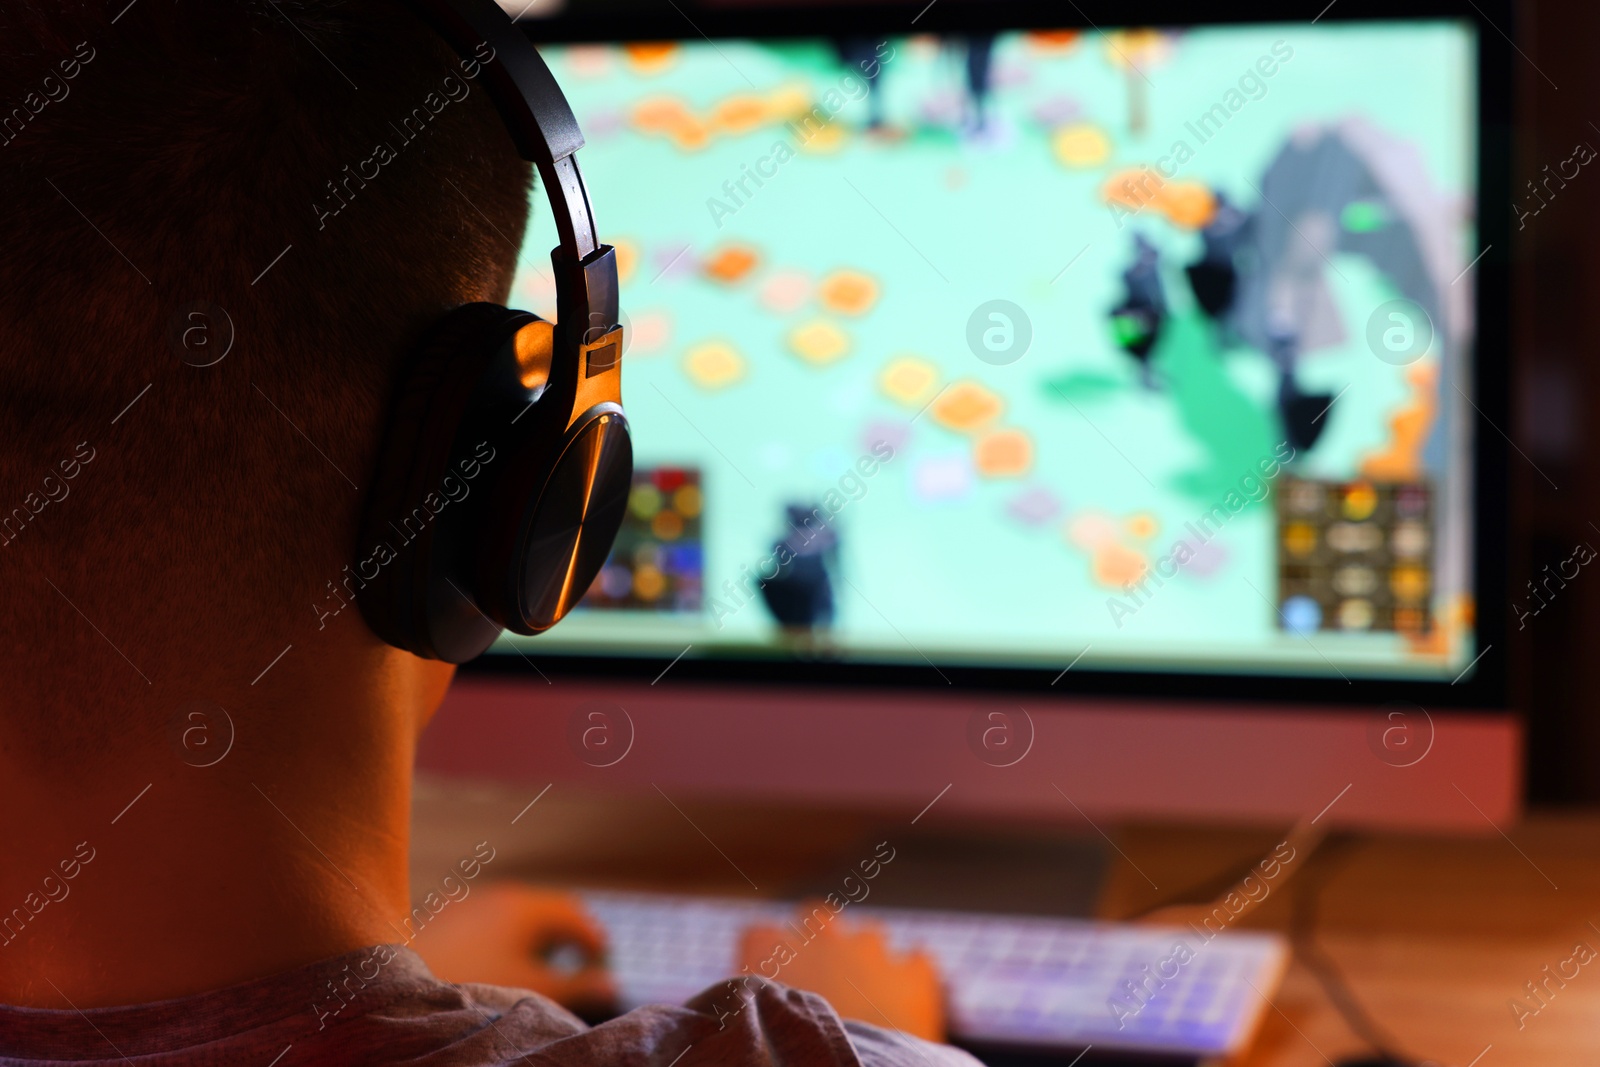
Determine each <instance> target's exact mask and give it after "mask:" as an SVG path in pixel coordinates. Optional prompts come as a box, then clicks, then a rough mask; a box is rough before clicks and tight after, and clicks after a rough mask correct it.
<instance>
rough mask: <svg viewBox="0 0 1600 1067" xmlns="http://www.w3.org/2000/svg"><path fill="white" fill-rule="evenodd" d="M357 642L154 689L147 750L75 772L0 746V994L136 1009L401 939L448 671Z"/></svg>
mask: <svg viewBox="0 0 1600 1067" xmlns="http://www.w3.org/2000/svg"><path fill="white" fill-rule="evenodd" d="M353 651H354V653H355V654H354V655H353V656H352V657H350V658H348V659H346V660H345V661H344V662H343V663H340V664H339V666H338V668H336V669H332V670H330V669H326V665H327V664H329V663H335V662H338V661H337V660H335V659H333V658H332V657H325V658H324V659H323V660H322V661H321V664H319V663H317V662H316V661H314V660H313V659H312V657H311V656H309V655H307V656H304V657H303V658H302V659H301V661H300V662H298V663H296V662H292V661H287V662H285V663H282V664H280V665H278V666H277V668H276V669H275V670H274V671H273V674H272V675H269V676H268V678H269V679H270V683H271V684H267V682H266V681H265V680H264V681H263V684H262V685H260V686H258V687H255V688H254V689H251V688H250V687H244V688H241V689H238V690H235V691H232V692H226V693H219V694H218V699H215V700H210V701H205V702H189V701H185V700H183V699H179V698H177V697H176V696H175V695H173V694H165V695H162V694H159V693H156V692H155V691H154V690H152V692H151V693H150V694H149V696H148V699H141V700H140V701H139V706H138V707H136V708H132V709H130V710H129V714H130V716H137V717H138V718H137V719H130V721H139V722H141V723H145V724H147V728H141V733H142V735H143V736H144V737H145V738H146V739H147V741H148V742H149V743H148V744H143V745H140V744H137V743H135V744H130V745H129V746H127V749H126V750H125V751H115V752H112V753H109V754H106V753H96V754H95V755H94V757H93V759H92V761H86V762H85V764H84V765H82V766H79V767H73V766H69V765H65V764H63V763H62V762H61V761H59V760H52V761H51V765H50V766H49V768H48V770H47V771H44V772H41V771H40V769H39V766H38V763H37V761H36V760H30V759H29V758H28V757H27V756H26V755H25V754H23V753H22V752H21V751H20V750H18V749H16V748H14V747H13V746H10V745H4V744H0V810H4V811H8V812H11V813H13V815H12V817H11V818H8V820H7V822H8V827H7V829H6V830H4V831H0V840H3V841H4V846H3V848H4V854H5V856H6V862H5V864H4V865H3V866H0V1003H6V1004H17V1005H29V1006H37V1007H53V1008H65V1007H68V1006H69V1005H70V1006H74V1007H77V1008H88V1007H98V1006H105V1005H113V1004H132V1003H144V1002H148V1001H153V1000H161V999H166V998H171V997H178V996H184V995H188V994H192V993H197V992H203V991H206V990H210V989H217V988H222V987H224V986H227V985H231V984H234V983H237V982H242V981H247V980H249V979H251V978H256V977H261V976H265V975H269V974H273V973H278V972H281V971H284V970H289V969H292V968H294V967H296V966H299V965H301V964H304V963H309V962H312V961H314V960H318V959H323V958H326V957H329V956H334V955H338V954H340V953H343V952H348V951H350V950H353V949H356V948H360V947H363V946H366V945H372V944H378V943H383V942H390V941H398V940H403V934H402V933H401V932H400V928H399V926H398V925H397V924H398V923H399V922H400V920H401V919H402V917H403V916H404V915H405V914H406V912H407V910H408V906H409V892H408V887H407V866H406V861H407V838H408V832H409V819H410V799H411V770H412V757H413V753H414V749H415V741H416V734H417V732H418V730H419V729H420V726H421V724H422V723H423V722H425V721H426V717H427V716H428V715H429V714H430V713H431V711H432V709H433V707H434V706H436V704H437V702H438V699H439V698H440V697H441V696H442V695H443V690H444V687H445V685H447V684H448V678H449V673H448V670H447V669H443V670H441V669H440V668H439V665H421V661H417V660H415V659H413V658H412V657H409V656H405V655H404V654H402V653H395V652H392V651H391V650H385V649H380V648H377V647H376V646H375V645H374V644H372V643H371V642H370V640H366V641H362V642H360V644H359V645H358V646H357V647H356V648H355V649H354V650H353ZM142 696H143V695H142ZM163 704H165V705H167V710H163V707H162V705H163ZM222 709H226V714H225V715H224V714H223V712H222ZM0 741H3V739H0Z"/></svg>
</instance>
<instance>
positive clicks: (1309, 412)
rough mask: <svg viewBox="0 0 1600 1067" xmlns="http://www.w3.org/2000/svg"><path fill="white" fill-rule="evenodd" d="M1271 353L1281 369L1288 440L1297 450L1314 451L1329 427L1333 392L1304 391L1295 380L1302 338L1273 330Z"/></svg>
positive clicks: (1281, 408)
mask: <svg viewBox="0 0 1600 1067" xmlns="http://www.w3.org/2000/svg"><path fill="white" fill-rule="evenodd" d="M1270 336H1271V342H1270V346H1269V350H1268V356H1269V357H1270V358H1271V360H1272V362H1273V363H1274V364H1276V365H1277V368H1278V418H1279V421H1280V422H1281V424H1282V426H1283V435H1284V440H1285V441H1287V442H1288V443H1289V444H1290V446H1292V447H1293V448H1294V450H1295V452H1296V453H1303V452H1308V451H1310V450H1311V449H1312V448H1313V447H1314V446H1315V445H1316V443H1317V440H1318V438H1320V437H1321V436H1322V431H1323V430H1325V429H1326V428H1327V426H1328V419H1327V412H1328V408H1329V405H1331V404H1332V403H1333V394H1332V393H1303V392H1301V391H1300V387H1299V385H1298V384H1297V383H1296V381H1295V364H1296V363H1297V362H1298V359H1299V339H1298V337H1297V336H1296V335H1295V334H1294V333H1293V332H1292V331H1290V330H1287V329H1284V328H1282V327H1278V328H1274V329H1273V330H1272V332H1271V335H1270Z"/></svg>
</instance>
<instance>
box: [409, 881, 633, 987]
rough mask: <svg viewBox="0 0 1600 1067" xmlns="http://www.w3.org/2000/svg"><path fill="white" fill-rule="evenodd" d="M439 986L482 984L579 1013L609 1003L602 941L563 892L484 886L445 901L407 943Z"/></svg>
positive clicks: (595, 926)
mask: <svg viewBox="0 0 1600 1067" xmlns="http://www.w3.org/2000/svg"><path fill="white" fill-rule="evenodd" d="M411 947H412V948H414V949H415V950H416V951H417V953H418V955H420V956H421V957H422V958H423V960H424V961H425V962H426V963H427V964H428V967H429V969H430V970H432V971H433V973H434V974H436V975H438V976H439V977H440V978H442V979H444V980H445V981H447V982H482V983H485V984H487V985H499V986H513V987H516V988H519V989H531V990H533V991H534V992H535V993H543V994H544V995H545V996H547V997H549V998H550V999H551V1000H554V1001H555V1002H556V1003H558V1004H561V1005H562V1006H564V1007H567V1008H570V1009H572V1010H573V1011H576V1012H578V1013H579V1014H593V1013H596V1012H598V1013H601V1014H604V1013H605V1010H606V1009H607V1008H609V1006H610V1005H611V1004H612V1002H613V1001H614V1000H615V999H616V988H615V986H614V985H613V984H612V981H611V977H610V975H608V974H607V973H606V971H605V969H604V968H603V967H602V966H601V956H602V953H603V951H604V949H605V938H604V935H603V933H602V932H601V930H600V927H599V925H598V924H597V923H596V922H595V921H594V920H593V919H591V918H590V917H589V916H588V914H587V913H585V912H584V910H583V906H582V904H580V903H579V902H578V900H577V899H576V898H575V897H573V896H571V895H570V894H567V893H561V892H556V891H552V890H542V889H534V888H531V887H529V886H525V885H522V884H521V883H518V882H491V883H489V884H486V885H481V886H477V887H475V888H474V889H473V890H472V892H471V893H470V894H468V895H467V896H466V897H463V898H462V899H461V900H458V901H452V902H451V903H450V904H449V905H447V906H446V907H445V908H444V910H442V911H440V912H439V914H438V915H436V916H434V917H433V919H431V920H430V921H429V922H428V925H426V926H424V927H423V928H422V929H421V930H420V931H418V933H417V937H416V940H415V941H414V942H413V943H412V946H411Z"/></svg>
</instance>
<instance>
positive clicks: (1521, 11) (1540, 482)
mask: <svg viewBox="0 0 1600 1067" xmlns="http://www.w3.org/2000/svg"><path fill="white" fill-rule="evenodd" d="M1515 11H1516V26H1515V28H1512V27H1510V26H1507V27H1505V29H1506V31H1507V32H1508V33H1510V34H1511V35H1512V36H1513V38H1514V39H1515V41H1516V44H1517V47H1518V48H1520V49H1521V50H1522V52H1523V53H1525V55H1526V57H1527V59H1526V60H1524V59H1523V58H1522V57H1521V56H1519V57H1518V59H1517V62H1516V63H1515V64H1514V65H1513V82H1514V85H1515V87H1516V92H1517V99H1516V115H1517V125H1516V134H1517V136H1516V141H1515V144H1516V147H1515V157H1514V158H1513V160H1512V184H1513V188H1514V189H1515V190H1518V191H1521V192H1523V193H1524V194H1526V192H1527V182H1528V181H1529V180H1531V179H1533V178H1534V177H1535V175H1539V176H1541V177H1542V175H1543V168H1544V167H1545V165H1546V164H1549V165H1550V166H1551V167H1552V168H1554V167H1555V165H1556V164H1558V163H1560V162H1561V161H1562V160H1565V159H1567V158H1569V157H1570V156H1571V155H1572V150H1573V148H1574V147H1575V146H1576V145H1577V144H1578V143H1579V142H1584V143H1586V144H1588V145H1590V146H1593V147H1594V148H1596V149H1600V130H1597V129H1596V128H1595V125H1600V107H1597V106H1596V103H1597V99H1600V96H1597V89H1600V85H1597V82H1600V68H1597V65H1596V55H1595V46H1596V43H1597V42H1600V7H1597V6H1596V5H1595V4H1593V3H1590V2H1582V0H1545V2H1541V3H1537V4H1535V3H1521V4H1517V5H1516V8H1515ZM1534 64H1537V65H1538V69H1535V67H1534ZM1540 71H1543V72H1544V73H1543V74H1541V73H1540ZM1547 78H1548V80H1547ZM1552 83H1553V84H1552ZM1592 123H1593V124H1592ZM1596 162H1600V160H1596ZM1569 169H1570V168H1569ZM1590 177H1591V175H1590V174H1589V173H1588V170H1587V168H1585V169H1584V171H1582V172H1580V173H1579V175H1578V178H1577V179H1576V180H1574V181H1572V182H1570V183H1568V185H1567V188H1565V189H1563V190H1561V191H1560V194H1559V196H1558V197H1557V198H1555V199H1552V200H1551V201H1550V204H1549V206H1548V207H1547V208H1545V209H1544V210H1543V211H1542V212H1541V213H1540V214H1539V215H1538V216H1537V217H1534V218H1529V219H1527V220H1525V225H1524V227H1523V229H1521V230H1520V231H1518V230H1517V228H1516V226H1515V224H1513V226H1512V242H1511V249H1512V265H1513V269H1512V320H1511V321H1512V346H1513V347H1512V376H1511V379H1512V390H1513V392H1512V397H1511V400H1512V404H1511V411H1512V419H1511V425H1510V426H1509V427H1507V433H1508V434H1509V436H1510V437H1511V440H1512V442H1513V443H1514V444H1515V445H1516V446H1517V447H1518V448H1520V449H1521V450H1522V451H1523V452H1525V453H1527V460H1524V459H1523V458H1522V457H1520V456H1518V455H1516V453H1515V452H1513V453H1512V457H1511V462H1510V471H1511V491H1510V493H1509V495H1508V498H1507V503H1508V506H1509V507H1510V508H1511V559H1510V571H1511V583H1512V588H1513V596H1514V598H1515V599H1517V600H1519V601H1520V600H1521V599H1522V598H1518V597H1516V593H1517V592H1519V591H1520V592H1522V593H1524V594H1525V592H1526V589H1527V586H1526V582H1527V581H1528V580H1529V579H1531V578H1532V577H1533V576H1534V575H1535V574H1540V573H1541V572H1542V570H1543V568H1544V567H1545V566H1546V565H1550V566H1551V567H1552V568H1554V566H1555V565H1556V564H1557V563H1559V562H1561V561H1563V560H1566V559H1568V558H1569V557H1570V556H1571V555H1572V552H1573V549H1574V547H1575V546H1577V545H1579V544H1588V545H1592V546H1594V547H1595V548H1596V549H1600V529H1597V528H1596V527H1600V463H1597V462H1596V459H1597V449H1596V431H1597V428H1600V375H1597V373H1596V367H1595V356H1594V349H1595V345H1594V343H1593V337H1594V333H1595V318H1594V316H1595V315H1596V314H1597V313H1600V301H1597V300H1596V299H1595V297H1596V296H1597V295H1600V291H1597V286H1600V278H1597V276H1596V275H1597V267H1600V258H1597V256H1600V243H1597V240H1600V173H1596V174H1595V175H1594V176H1593V178H1594V179H1595V180H1594V183H1593V188H1590V187H1589V181H1588V180H1589V179H1590ZM1495 208H1496V205H1494V204H1486V205H1485V206H1484V210H1485V211H1493V210H1495ZM1505 210H1507V211H1510V210H1511V206H1510V205H1507V206H1506V207H1505ZM1533 464H1537V465H1538V470H1535V469H1534V467H1533ZM1541 470H1542V471H1543V472H1544V475H1548V477H1549V481H1546V479H1545V477H1544V475H1541V474H1540V473H1539V471H1541ZM1551 482H1554V483H1555V485H1554V486H1552V485H1551ZM1568 573H1571V567H1570V565H1569V566H1568ZM1541 576H1542V575H1541ZM1482 607H1483V610H1493V605H1491V604H1489V603H1487V602H1485V603H1484V604H1483V605H1482ZM1503 610H1507V611H1509V610H1510V608H1509V606H1507V607H1505V608H1504V609H1503ZM1525 622H1526V625H1525V626H1524V627H1523V628H1522V629H1520V630H1519V629H1518V625H1517V622H1516V620H1515V617H1514V616H1513V617H1512V619H1511V621H1510V637H1511V652H1512V657H1513V663H1514V664H1515V670H1514V672H1513V678H1514V679H1515V681H1514V683H1513V693H1514V699H1515V701H1516V706H1517V707H1518V708H1519V709H1522V710H1524V711H1526V713H1527V721H1528V754H1527V759H1528V796H1529V800H1530V802H1532V803H1536V804H1538V803H1545V804H1548V803H1585V802H1586V803H1593V802H1595V801H1600V716H1596V715H1595V714H1594V712H1593V702H1592V701H1593V697H1594V695H1595V694H1597V693H1600V641H1597V640H1596V638H1597V637H1600V573H1596V574H1593V575H1591V574H1590V573H1588V568H1585V569H1584V570H1583V571H1580V572H1579V574H1578V577H1577V578H1575V579H1573V580H1572V582H1570V583H1569V584H1568V586H1567V587H1566V588H1565V589H1563V590H1561V591H1560V592H1559V594H1558V595H1556V596H1555V597H1553V598H1551V599H1550V601H1549V606H1548V607H1547V608H1545V609H1544V610H1543V611H1542V612H1540V614H1539V615H1538V616H1536V617H1529V618H1528V619H1526V621H1525Z"/></svg>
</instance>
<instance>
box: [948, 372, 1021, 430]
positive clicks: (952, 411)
mask: <svg viewBox="0 0 1600 1067" xmlns="http://www.w3.org/2000/svg"><path fill="white" fill-rule="evenodd" d="M1004 408H1005V402H1004V401H1002V400H1001V399H1000V398H999V397H998V396H996V395H995V394H994V393H992V392H990V391H989V390H988V389H985V388H984V387H983V386H982V385H980V384H978V383H977V382H974V381H961V382H956V383H955V384H954V385H952V386H950V388H948V389H946V390H945V391H944V392H943V393H942V394H940V396H939V399H937V400H935V401H934V402H933V406H932V408H931V409H930V413H931V414H932V415H933V421H935V422H937V423H938V424H939V425H940V426H943V427H944V428H945V429H947V430H954V431H956V432H957V433H972V432H973V431H975V430H979V429H982V428H983V427H984V426H986V425H988V424H989V423H991V422H993V421H994V420H995V419H997V418H999V417H1000V412H1001V411H1002V410H1004Z"/></svg>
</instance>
